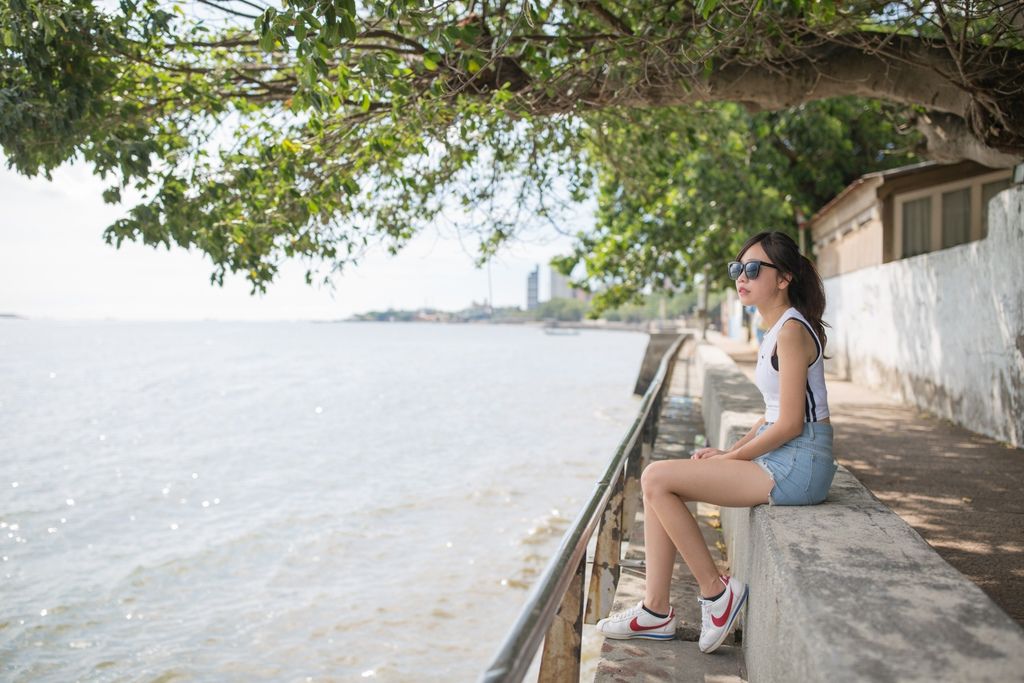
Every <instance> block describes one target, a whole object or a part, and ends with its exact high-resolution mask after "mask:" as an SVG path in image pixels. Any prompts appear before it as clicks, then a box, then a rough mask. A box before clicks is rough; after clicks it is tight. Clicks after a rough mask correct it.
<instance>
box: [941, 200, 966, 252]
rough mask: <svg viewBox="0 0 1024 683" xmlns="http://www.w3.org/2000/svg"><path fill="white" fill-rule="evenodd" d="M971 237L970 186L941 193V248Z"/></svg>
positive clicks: (952, 245) (961, 242)
mask: <svg viewBox="0 0 1024 683" xmlns="http://www.w3.org/2000/svg"><path fill="white" fill-rule="evenodd" d="M970 239H971V188H969V187H965V188H964V189H962V190H954V191H953V192H943V193H942V248H943V249H946V248H947V247H955V246H956V245H958V244H963V243H965V242H967V241H969V240H970Z"/></svg>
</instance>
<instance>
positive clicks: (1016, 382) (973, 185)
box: [808, 162, 1024, 446]
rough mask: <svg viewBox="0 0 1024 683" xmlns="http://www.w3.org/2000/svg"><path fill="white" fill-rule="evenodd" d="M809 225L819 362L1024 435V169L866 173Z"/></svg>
mask: <svg viewBox="0 0 1024 683" xmlns="http://www.w3.org/2000/svg"><path fill="white" fill-rule="evenodd" d="M808 227H809V229H810V233H811V238H812V240H813V244H814V250H815V256H816V261H817V266H818V271H819V272H820V273H821V276H822V279H823V281H824V285H825V299H826V309H825V316H824V317H825V320H826V322H827V323H828V324H829V325H830V329H829V330H828V343H827V344H826V350H825V352H826V354H827V355H828V356H829V358H828V360H826V362H825V365H826V369H827V370H828V371H829V372H831V373H834V374H836V375H838V376H840V377H845V378H847V379H851V380H853V381H855V382H857V383H859V384H863V385H866V386H870V387H873V388H875V389H877V390H880V391H882V392H884V393H889V394H891V395H893V396H896V397H898V398H901V399H903V400H904V401H907V402H909V403H913V404H916V405H918V406H919V407H921V408H924V409H925V410H928V411H930V412H932V413H934V414H936V415H940V416H942V417H945V418H948V419H950V420H952V421H954V422H957V423H959V424H962V425H964V426H965V427H967V428H968V429H971V430H973V431H975V432H978V433H981V434H987V435H988V436H991V437H993V438H996V439H999V440H1001V441H1005V442H1007V443H1009V444H1011V445H1014V446H1020V445H1022V444H1024V305H1022V302H1024V280H1022V279H1021V277H1020V273H1021V266H1020V263H1019V261H1020V255H1021V254H1024V165H1022V166H1020V167H1018V168H1017V169H992V168H986V167H984V166H979V165H978V164H975V163H973V162H962V163H957V164H947V165H940V164H935V163H925V164H917V165H914V166H906V167H903V168H896V169H892V170H889V171H882V172H879V173H869V174H867V175H864V176H862V177H860V178H858V179H857V180H856V181H854V182H853V183H851V184H850V185H849V186H848V187H847V188H846V189H844V190H843V191H842V192H841V193H839V195H838V196H836V198H835V199H833V200H832V201H830V202H829V203H828V204H826V205H825V206H824V207H822V209H821V210H820V211H818V212H817V213H816V214H815V215H814V216H813V218H812V219H811V221H810V223H809V226H808Z"/></svg>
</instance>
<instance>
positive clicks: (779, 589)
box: [696, 344, 1024, 683]
mask: <svg viewBox="0 0 1024 683" xmlns="http://www.w3.org/2000/svg"><path fill="white" fill-rule="evenodd" d="M696 357H697V364H698V366H697V371H698V373H701V374H702V375H703V377H704V383H703V386H704V400H703V406H704V419H705V425H706V428H707V434H708V440H709V443H710V444H712V445H715V446H718V447H721V445H722V444H726V445H727V444H729V443H731V442H732V441H733V440H735V439H737V438H739V437H740V436H742V435H743V434H744V433H745V432H746V430H747V429H749V428H750V426H751V425H752V424H753V423H754V422H755V421H756V420H757V418H758V417H759V415H760V413H761V410H762V404H761V397H760V393H759V392H758V391H757V388H756V387H755V386H754V385H753V384H752V383H751V382H750V381H749V380H747V378H746V377H745V376H744V375H743V373H742V372H740V370H739V369H738V368H736V366H735V364H733V363H732V361H731V359H729V357H728V356H727V355H726V354H725V353H724V352H723V351H721V350H720V349H718V348H716V347H713V346H711V345H708V344H702V345H700V346H699V347H698V348H697V352H696ZM730 366H731V367H730ZM753 401H756V405H755V404H754V403H752V402H753ZM721 519H722V527H723V531H724V534H725V542H726V546H727V547H728V554H729V558H730V563H731V565H732V567H733V573H734V574H735V575H736V576H737V577H738V578H740V579H741V580H743V581H746V582H747V583H749V584H750V599H749V601H748V603H747V605H748V606H747V608H746V610H745V614H744V615H743V620H744V637H743V648H744V658H745V661H746V669H747V675H748V677H749V680H750V681H751V683H758V682H761V681H780V682H781V681H785V682H787V683H789V682H792V681H929V682H931V681H993V682H996V681H999V682H1002V681H1020V680H1024V678H1022V673H1021V672H1024V631H1022V630H1021V628H1020V627H1019V626H1018V625H1017V624H1016V623H1015V622H1014V621H1013V620H1011V619H1010V618H1009V617H1008V616H1007V615H1006V614H1005V613H1004V612H1003V611H1002V610H1000V609H999V607H997V606H996V604H995V603H994V602H992V600H991V599H990V598H989V597H988V596H987V595H985V594H984V593H983V592H982V591H981V589H980V588H978V587H977V586H975V585H974V584H973V583H971V582H970V581H968V580H967V579H966V578H965V577H964V576H963V575H962V574H960V573H959V572H958V571H956V570H955V569H953V568H952V567H951V566H950V565H949V564H948V563H947V562H946V561H945V560H943V559H942V558H941V557H939V555H938V554H937V553H936V552H935V551H934V550H932V548H931V547H930V546H929V545H928V544H927V543H926V542H925V541H924V540H923V539H922V538H921V537H920V536H919V535H918V533H917V532H916V531H914V530H913V529H912V528H911V527H910V526H909V525H907V524H906V522H904V521H903V520H902V519H900V518H899V517H898V516H897V515H896V514H895V513H893V512H892V511H891V510H889V508H887V507H886V506H885V505H883V504H882V503H881V502H880V501H879V500H878V499H877V498H875V497H874V496H873V495H872V494H871V493H870V492H869V491H868V490H867V489H865V488H864V487H863V486H862V485H861V484H860V482H858V481H857V480H856V479H855V478H854V477H853V476H852V475H851V474H850V473H849V472H848V471H847V470H846V469H845V468H842V467H840V469H839V471H838V472H837V473H836V478H835V481H834V482H833V484H832V490H831V492H830V493H829V497H828V500H827V501H826V502H825V503H824V504H822V505H818V506H813V507H775V506H768V505H758V506H756V507H754V508H722V511H721Z"/></svg>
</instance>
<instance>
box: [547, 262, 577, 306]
mask: <svg viewBox="0 0 1024 683" xmlns="http://www.w3.org/2000/svg"><path fill="white" fill-rule="evenodd" d="M551 298H552V299H571V298H573V295H572V288H571V287H570V286H569V278H567V277H566V276H564V275H562V274H561V273H559V272H558V271H557V270H555V269H554V268H552V269H551Z"/></svg>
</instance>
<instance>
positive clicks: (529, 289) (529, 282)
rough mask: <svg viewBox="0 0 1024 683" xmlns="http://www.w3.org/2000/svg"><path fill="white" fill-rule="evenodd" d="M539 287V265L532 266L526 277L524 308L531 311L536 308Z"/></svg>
mask: <svg viewBox="0 0 1024 683" xmlns="http://www.w3.org/2000/svg"><path fill="white" fill-rule="evenodd" d="M539 287H540V266H534V267H533V271H532V272H531V273H530V274H529V275H528V276H527V277H526V310H528V311H532V310H533V309H535V308H537V295H538V293H539V292H538V290H539Z"/></svg>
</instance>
